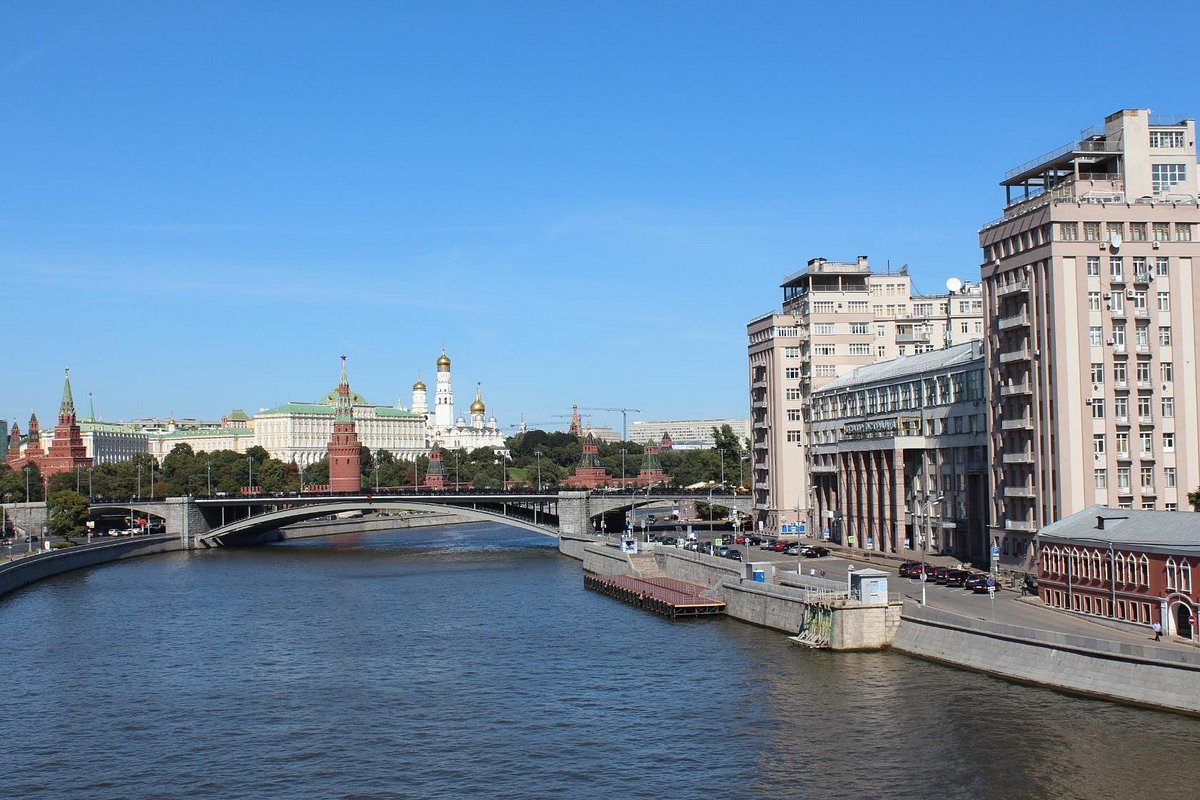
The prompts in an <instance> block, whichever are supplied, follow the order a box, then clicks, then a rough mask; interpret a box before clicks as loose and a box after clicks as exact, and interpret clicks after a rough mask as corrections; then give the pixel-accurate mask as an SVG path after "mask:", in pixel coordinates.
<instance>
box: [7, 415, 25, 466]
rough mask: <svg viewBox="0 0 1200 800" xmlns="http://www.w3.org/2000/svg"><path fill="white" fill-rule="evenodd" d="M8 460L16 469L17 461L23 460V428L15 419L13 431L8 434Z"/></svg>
mask: <svg viewBox="0 0 1200 800" xmlns="http://www.w3.org/2000/svg"><path fill="white" fill-rule="evenodd" d="M6 460H7V461H8V465H9V466H10V467H12V468H13V469H16V464H17V462H19V461H20V460H21V428H20V427H19V426H18V425H17V423H16V422H15V421H14V422H13V424H12V432H11V433H10V434H8V457H7V459H6Z"/></svg>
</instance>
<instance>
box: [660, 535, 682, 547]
mask: <svg viewBox="0 0 1200 800" xmlns="http://www.w3.org/2000/svg"><path fill="white" fill-rule="evenodd" d="M661 541H662V543H663V544H665V545H669V546H671V547H674V546H675V545H676V544H678V543H679V541H678V540H677V539H676V538H675V537H674V536H664V537H662V540H661Z"/></svg>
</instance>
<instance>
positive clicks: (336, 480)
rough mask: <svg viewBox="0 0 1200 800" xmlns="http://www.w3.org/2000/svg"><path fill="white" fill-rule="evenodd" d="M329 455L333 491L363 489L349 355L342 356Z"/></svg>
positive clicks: (360, 454)
mask: <svg viewBox="0 0 1200 800" xmlns="http://www.w3.org/2000/svg"><path fill="white" fill-rule="evenodd" d="M326 452H327V453H328V454H329V490H330V491H331V492H361V491H362V476H361V474H360V473H361V472H362V443H361V442H359V440H358V434H357V433H356V432H355V430H354V417H353V415H352V414H351V408H350V379H349V378H347V377H346V357H345V356H342V379H341V381H340V382H339V383H338V387H337V399H336V402H335V403H334V407H333V435H332V436H331V437H330V438H329V445H328V446H327V447H326Z"/></svg>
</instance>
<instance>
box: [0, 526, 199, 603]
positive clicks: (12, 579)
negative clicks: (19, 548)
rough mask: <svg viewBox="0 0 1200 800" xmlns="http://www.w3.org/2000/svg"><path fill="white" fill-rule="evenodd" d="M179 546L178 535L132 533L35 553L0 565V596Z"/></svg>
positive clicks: (171, 549) (165, 551)
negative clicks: (86, 570)
mask: <svg viewBox="0 0 1200 800" xmlns="http://www.w3.org/2000/svg"><path fill="white" fill-rule="evenodd" d="M182 549H183V542H182V541H180V538H179V537H178V536H174V535H169V534H168V535H165V536H135V537H131V538H128V539H125V538H122V539H118V540H116V541H112V542H97V543H94V544H87V545H78V546H76V547H69V548H65V549H62V550H51V551H50V552H47V553H37V554H36V555H32V556H26V557H24V558H20V559H17V560H16V561H10V562H8V563H7V564H3V565H0V596H2V595H5V594H7V593H9V592H12V591H15V590H16V589H20V588H21V587H22V586H28V585H29V584H31V583H35V582H37V581H40V580H42V579H44V578H49V577H51V576H53V575H61V574H62V573H64V572H72V571H74V570H77V569H86V568H88V567H95V566H97V565H100V564H108V563H111V562H113V561H123V560H125V559H127V558H139V557H141V556H149V555H154V554H156V553H170V552H174V551H176V550H182Z"/></svg>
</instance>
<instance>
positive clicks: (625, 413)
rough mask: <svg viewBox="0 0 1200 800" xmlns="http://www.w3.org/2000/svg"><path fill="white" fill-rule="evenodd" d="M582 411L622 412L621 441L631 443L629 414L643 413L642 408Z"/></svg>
mask: <svg viewBox="0 0 1200 800" xmlns="http://www.w3.org/2000/svg"><path fill="white" fill-rule="evenodd" d="M579 410H580V411H620V412H621V441H623V442H627V441H629V412H630V411H633V412H635V413H638V414H640V413H642V410H641V409H640V408H581V409H579Z"/></svg>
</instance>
